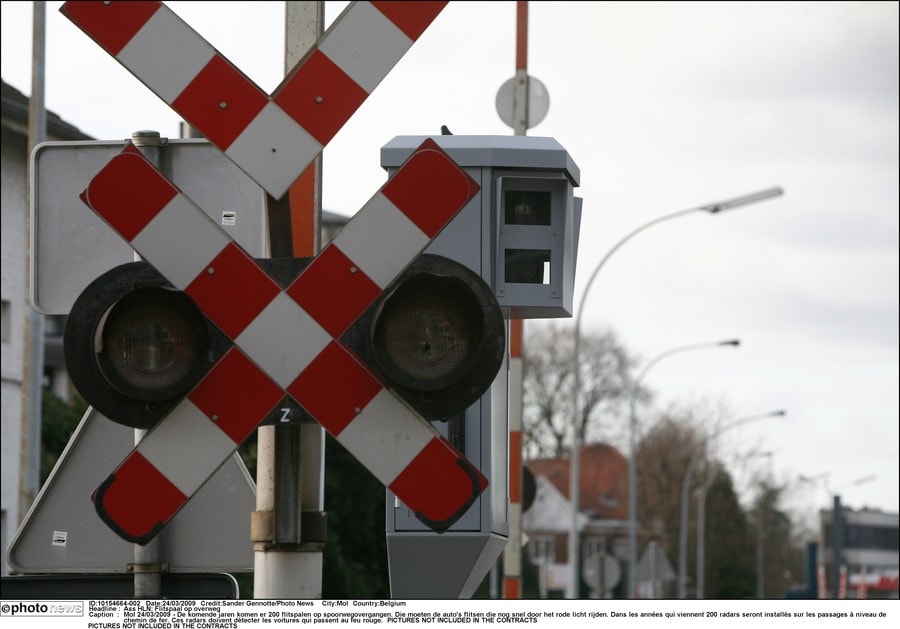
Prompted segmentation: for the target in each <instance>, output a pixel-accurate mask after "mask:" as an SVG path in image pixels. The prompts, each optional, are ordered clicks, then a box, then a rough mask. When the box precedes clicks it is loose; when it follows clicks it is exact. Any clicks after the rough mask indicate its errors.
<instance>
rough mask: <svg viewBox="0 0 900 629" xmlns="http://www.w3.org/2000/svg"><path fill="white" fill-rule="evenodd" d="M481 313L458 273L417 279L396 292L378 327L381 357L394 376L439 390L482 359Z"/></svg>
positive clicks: (382, 364) (418, 386)
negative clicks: (479, 349)
mask: <svg viewBox="0 0 900 629" xmlns="http://www.w3.org/2000/svg"><path fill="white" fill-rule="evenodd" d="M481 327H482V326H481V312H480V308H479V306H478V304H477V303H473V298H472V297H471V291H468V292H467V291H465V290H464V287H463V286H461V285H460V284H459V282H458V281H457V280H455V279H454V278H438V277H433V276H432V277H429V278H427V279H425V278H416V279H414V280H413V281H410V282H407V283H405V284H403V286H402V287H401V289H399V290H398V291H396V292H395V293H394V294H393V295H391V296H390V297H389V298H388V300H387V301H386V302H385V304H384V306H383V307H382V310H381V312H380V313H379V315H378V319H377V322H376V327H375V338H376V343H375V346H376V347H377V348H378V350H377V351H376V353H375V355H376V360H378V364H379V366H380V367H381V369H382V370H383V371H384V372H385V373H386V374H387V375H388V376H389V377H390V378H391V379H392V380H394V381H396V382H397V383H399V384H402V385H404V386H408V387H411V388H416V389H422V390H430V389H438V388H441V387H444V386H447V385H448V384H450V383H452V382H455V381H456V380H458V379H459V378H460V377H461V376H462V375H463V374H465V373H467V372H468V371H469V370H470V369H471V367H472V363H473V361H474V360H475V358H476V352H475V349H476V348H477V347H478V345H479V342H480V338H481V334H482V330H481Z"/></svg>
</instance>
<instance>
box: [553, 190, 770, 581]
mask: <svg viewBox="0 0 900 629" xmlns="http://www.w3.org/2000/svg"><path fill="white" fill-rule="evenodd" d="M782 194H784V190H782V189H781V188H777V187H776V188H768V189H766V190H761V191H760V192H754V193H752V194H748V195H744V196H741V197H735V198H733V199H729V200H727V201H720V202H718V203H709V204H706V205H700V206H697V207H693V208H689V209H687V210H681V211H678V212H673V213H671V214H666V215H664V216H660V217H659V218H656V219H654V220H652V221H650V222H649V223H645V224H643V225H641V226H640V227H638V228H636V229H634V230H633V231H631V232H630V233H628V234H627V235H626V236H625V237H624V238H622V239H621V240H620V241H619V242H617V243H616V244H615V245H614V246H613V248H612V249H610V250H609V251H608V252H607V253H606V255H605V256H603V259H601V260H600V262H599V263H598V264H597V266H596V267H594V270H593V272H591V276H590V277H589V278H588V281H587V284H586V285H585V288H584V295H583V296H582V298H581V304H580V305H579V306H578V313H577V314H576V316H575V345H574V349H573V364H574V372H575V374H574V375H575V379H574V393H573V396H574V404H573V418H572V426H571V433H572V434H571V438H572V455H571V457H570V461H569V462H570V472H569V498H570V500H571V503H572V504H571V507H572V514H571V516H572V517H571V526H570V530H569V584H568V585H569V591H568V593H567V595H568V597H569V598H576V597H577V596H578V582H579V579H578V561H577V558H578V553H579V548H578V546H579V543H578V507H579V501H580V496H579V492H580V483H581V479H580V473H581V468H580V465H581V463H580V461H579V458H580V455H581V453H580V449H581V434H580V432H579V430H578V422H579V414H580V409H579V405H578V395H579V393H580V392H581V382H580V376H579V372H578V359H579V345H580V342H581V317H582V315H583V314H584V305H585V303H586V302H587V296H588V292H589V291H590V290H591V286H592V285H593V284H594V280H595V279H596V278H597V274H598V273H600V269H602V268H603V265H604V264H606V261H607V260H609V258H610V257H611V256H612V254H614V253H615V252H616V251H618V250H619V248H620V247H621V246H622V245H624V244H625V243H626V242H628V241H629V240H631V239H632V238H633V237H635V236H636V235H637V234H639V233H640V232H642V231H644V230H645V229H647V228H649V227H652V226H653V225H658V224H659V223H662V222H664V221H668V220H671V219H673V218H678V217H680V216H686V215H688V214H693V213H696V212H706V213H708V214H713V215H714V214H718V213H720V212H723V211H725V210H732V209H734V208H737V207H742V206H744V205H749V204H751V203H758V202H760V201H765V200H766V199H771V198H773V197H777V196H781V195H782ZM633 458H634V457H633V456H632V459H633ZM629 476H630V475H629ZM629 519H630V520H631V526H632V528H633V527H634V525H635V520H634V517H633V513H632V514H631V515H630V516H629ZM631 543H632V547H631V550H630V555H629V575H628V579H629V590H628V597H629V598H631V597H632V596H633V592H634V567H635V553H636V552H637V551H636V550H635V546H634V544H635V542H634V540H632V541H631Z"/></svg>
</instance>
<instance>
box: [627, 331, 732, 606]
mask: <svg viewBox="0 0 900 629" xmlns="http://www.w3.org/2000/svg"><path fill="white" fill-rule="evenodd" d="M740 344H741V342H740V340H738V339H729V340H727V341H715V342H713V343H698V344H696V345H682V346H680V347H673V348H672V349H670V350H666V351H665V352H663V353H662V354H660V355H659V356H657V357H656V358H654V359H653V360H651V361H650V362H649V363H647V364H646V365H645V366H644V368H643V369H642V370H641V373H640V374H638V377H637V379H635V381H634V386H633V387H632V389H631V401H630V409H631V411H630V414H629V417H630V419H629V422H628V434H629V438H628V441H629V446H628V447H629V452H630V454H629V457H628V588H629V593H630V594H629V596H631V597H634V588H635V573H636V572H637V529H638V522H637V412H636V410H635V408H636V405H637V396H638V393H640V388H641V382H642V381H643V379H644V376H646V375H647V372H648V371H650V368H651V367H653V366H654V365H656V364H657V363H658V362H659V361H661V360H662V359H663V358H667V357H669V356H671V355H672V354H678V353H680V352H689V351H692V350H695V349H708V348H711V347H739V346H740Z"/></svg>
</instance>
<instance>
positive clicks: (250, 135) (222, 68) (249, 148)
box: [60, 2, 447, 198]
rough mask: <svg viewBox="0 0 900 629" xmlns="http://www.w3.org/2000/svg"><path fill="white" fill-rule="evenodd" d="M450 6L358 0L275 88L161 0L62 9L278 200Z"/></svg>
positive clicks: (70, 5) (72, 4)
mask: <svg viewBox="0 0 900 629" xmlns="http://www.w3.org/2000/svg"><path fill="white" fill-rule="evenodd" d="M446 4H447V3H446V2H353V3H351V4H350V5H349V6H348V7H347V8H346V9H345V10H344V12H343V13H341V15H340V16H338V18H337V19H336V20H335V21H334V23H333V24H332V25H331V26H330V27H329V29H328V30H327V31H326V32H325V33H324V34H323V35H322V37H321V38H320V39H319V41H318V42H316V45H315V46H314V47H313V48H312V49H311V50H310V52H309V53H308V54H307V55H306V56H305V57H304V58H303V59H302V60H301V61H300V62H299V63H298V64H297V66H296V67H295V68H294V69H293V70H292V71H291V72H290V73H289V74H288V75H287V76H286V77H285V79H284V81H283V82H282V83H281V85H279V86H278V88H276V90H275V91H274V92H273V93H272V94H271V95H267V94H266V93H265V92H264V91H263V90H262V89H261V88H260V87H258V86H257V85H256V84H255V83H253V81H251V80H250V79H249V78H247V77H246V76H245V75H244V74H243V73H242V72H241V71H240V70H238V69H237V68H236V67H235V66H234V65H233V64H232V63H231V62H229V61H228V60H227V59H226V58H225V57H223V56H222V55H221V54H220V53H219V52H218V51H217V50H216V49H215V48H213V47H212V46H211V45H210V44H209V43H208V42H207V41H206V40H205V39H203V37H201V36H200V35H199V34H198V33H197V32H196V31H194V30H193V29H192V28H191V27H190V26H188V25H187V24H186V23H185V22H184V21H183V20H182V19H181V18H179V17H178V16H177V15H176V14H175V13H174V12H172V10H171V9H169V8H168V7H167V6H166V5H164V4H163V3H162V2H66V3H65V4H64V5H63V6H62V8H61V9H60V10H61V11H62V13H63V14H64V15H65V16H66V17H67V18H69V19H70V20H71V21H72V22H74V23H75V25H76V26H78V27H79V28H80V29H82V30H83V31H84V32H85V33H86V34H87V35H89V36H90V37H91V38H92V39H93V40H94V41H96V42H97V43H98V44H99V45H100V46H101V47H102V48H103V49H104V50H106V51H107V52H108V53H110V54H111V55H112V56H113V57H115V58H116V60H118V61H119V62H120V63H121V64H122V65H124V66H125V67H126V68H127V69H128V70H130V71H131V72H132V73H133V74H134V75H135V76H136V77H137V78H138V79H140V80H141V81H142V82H143V83H144V84H145V85H146V86H147V87H149V88H150V89H151V90H152V91H153V92H154V93H155V94H156V95H157V96H159V97H160V98H161V99H162V100H163V101H165V102H166V103H167V104H169V105H170V106H171V107H172V109H174V110H175V111H176V112H178V114H180V115H181V116H182V117H183V118H184V119H185V120H186V121H187V122H189V123H190V124H191V125H192V126H193V127H194V128H196V129H197V130H198V131H200V132H201V133H202V134H203V135H204V136H205V137H206V138H207V139H208V140H209V141H210V142H212V143H213V144H214V145H215V146H217V147H218V148H219V149H220V150H221V151H222V152H224V153H225V155H227V156H228V157H229V158H230V159H231V160H232V161H233V162H234V163H235V164H236V165H237V166H238V167H240V168H241V169H242V170H244V172H246V173H247V174H248V175H249V176H250V177H251V178H252V179H253V180H254V181H256V182H257V183H258V184H259V185H260V186H262V188H263V189H265V190H266V192H268V193H269V194H270V195H272V196H273V197H275V198H281V196H283V195H284V193H285V192H286V191H287V189H288V188H289V187H290V185H291V184H292V183H293V182H294V180H295V179H296V178H297V177H298V176H299V175H300V173H302V172H303V170H304V169H305V168H306V167H307V166H308V165H309V164H310V163H311V162H312V161H313V160H314V159H315V158H316V156H317V155H318V154H319V153H320V152H321V151H322V149H323V148H324V147H325V145H326V144H328V142H329V141H330V140H331V138H333V137H334V135H335V134H336V133H337V132H338V131H339V130H340V129H341V127H342V126H343V125H344V123H346V122H347V120H348V119H349V118H350V116H351V115H353V113H354V112H355V111H356V110H357V109H358V108H359V106H360V105H362V103H363V102H364V101H365V99H366V98H368V96H369V94H370V93H371V92H372V91H373V90H374V89H375V88H376V87H377V86H378V84H379V83H381V81H382V80H383V79H384V77H385V76H387V74H388V72H390V70H391V69H392V68H393V67H394V66H395V65H396V64H397V62H398V61H399V60H400V58H401V57H402V56H403V55H404V54H405V53H406V51H407V50H409V48H410V47H411V46H412V44H413V43H414V42H415V41H416V40H417V39H418V38H419V36H420V35H421V34H422V33H423V32H424V31H425V29H426V28H427V27H428V26H429V25H430V24H431V22H432V21H433V20H434V19H435V18H436V17H437V15H438V14H439V13H440V12H441V11H442V10H443V8H444V7H445V6H446Z"/></svg>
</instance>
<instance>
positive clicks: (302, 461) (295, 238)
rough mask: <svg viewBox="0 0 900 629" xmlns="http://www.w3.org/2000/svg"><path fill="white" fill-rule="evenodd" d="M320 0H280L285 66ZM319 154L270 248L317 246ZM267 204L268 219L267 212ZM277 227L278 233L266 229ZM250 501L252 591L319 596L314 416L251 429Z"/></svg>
mask: <svg viewBox="0 0 900 629" xmlns="http://www.w3.org/2000/svg"><path fill="white" fill-rule="evenodd" d="M324 13H325V9H324V2H321V1H289V2H286V3H285V73H286V74H287V73H288V72H290V71H291V70H292V69H293V68H294V66H295V65H296V64H297V62H298V61H300V60H301V59H302V58H303V56H304V55H305V54H306V52H307V51H308V50H309V49H310V48H312V47H313V46H314V45H315V44H316V42H317V41H318V39H319V37H320V36H321V34H322V30H323V24H324ZM321 160H322V157H321V155H320V156H319V157H317V158H316V160H315V161H314V162H313V164H312V165H310V166H309V168H307V170H306V171H304V172H303V173H302V174H301V175H300V177H299V179H298V180H297V182H296V183H295V184H294V185H293V186H292V187H291V188H290V190H289V192H288V193H287V194H286V195H285V197H284V198H283V199H281V200H280V201H277V202H275V201H274V200H272V199H270V203H274V206H275V207H274V211H277V212H278V213H279V216H278V217H277V218H278V221H279V222H278V224H277V225H273V224H271V222H270V228H269V229H270V241H271V242H272V246H273V253H274V249H275V245H276V242H275V240H276V239H277V240H278V248H279V255H292V256H295V257H297V256H313V255H315V254H316V253H318V250H319V246H320V232H321V229H320V225H321V213H322V197H321V177H322V175H321V173H322V166H321V164H322V161H321ZM272 212H273V208H272V207H270V221H271V219H272V217H273V213H272ZM275 231H278V232H279V233H277V234H276V233H274V232H275ZM257 435H258V437H257V439H258V440H257V497H256V500H257V504H256V513H254V517H253V532H252V534H251V537H252V538H253V541H254V554H255V560H254V586H253V589H254V591H253V594H254V596H255V597H256V598H281V599H299V598H303V599H310V598H321V597H322V565H323V551H324V543H325V535H324V520H325V514H324V512H323V511H324V474H325V431H324V429H323V428H322V427H321V426H320V425H318V424H299V425H297V424H293V425H288V426H262V427H260V428H259V429H258V430H257Z"/></svg>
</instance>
